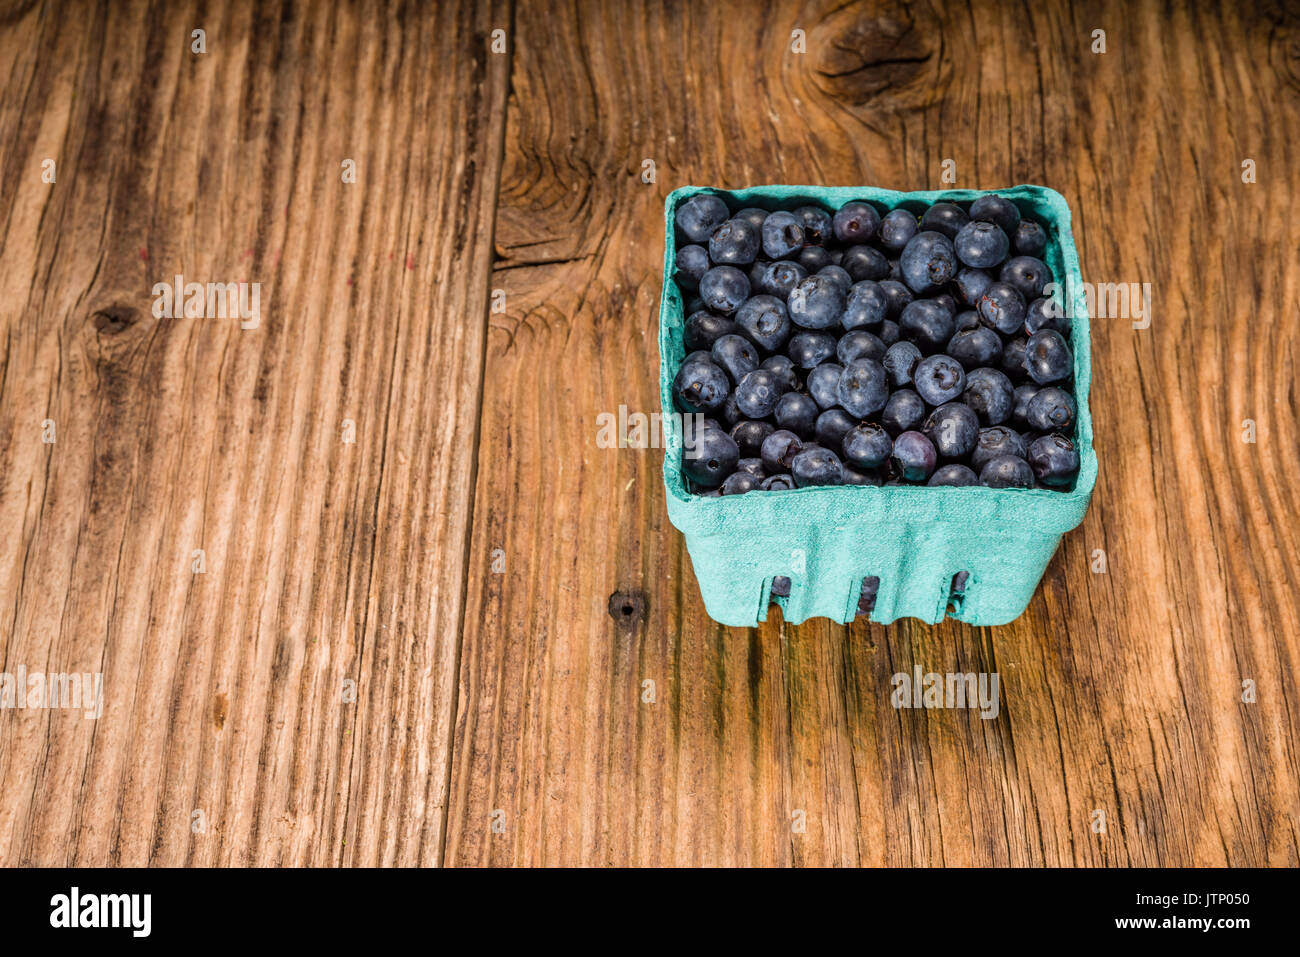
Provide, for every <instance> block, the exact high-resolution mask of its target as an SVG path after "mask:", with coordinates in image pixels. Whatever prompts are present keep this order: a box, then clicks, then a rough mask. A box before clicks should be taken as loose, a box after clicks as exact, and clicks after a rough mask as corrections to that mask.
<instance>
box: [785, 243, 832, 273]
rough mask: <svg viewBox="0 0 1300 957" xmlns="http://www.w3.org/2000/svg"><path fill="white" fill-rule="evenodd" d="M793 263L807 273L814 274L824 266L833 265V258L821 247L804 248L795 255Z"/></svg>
mask: <svg viewBox="0 0 1300 957" xmlns="http://www.w3.org/2000/svg"><path fill="white" fill-rule="evenodd" d="M795 262H797V263H799V265H801V266H803V268H804V269H806V270H807V271H808V272H810V273H815V272H816V271H817V270H819V269H821V268H823V267H825V266H832V265H834V264H835V257H833V256H832V255H831V254H830V253H829V252H828V251H827V250H825V249H823V248H822V247H821V246H805V247H804V248H803V249H801V250H799V252H798V253H797V254H796V255H795Z"/></svg>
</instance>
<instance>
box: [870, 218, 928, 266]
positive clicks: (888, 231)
mask: <svg viewBox="0 0 1300 957" xmlns="http://www.w3.org/2000/svg"><path fill="white" fill-rule="evenodd" d="M919 229H920V227H919V226H918V225H917V222H916V216H914V215H913V214H912V213H909V212H908V211H907V210H905V209H893V210H890V211H889V212H888V213H886V214H885V215H884V216H883V217H882V218H881V220H880V228H879V229H878V230H877V233H878V235H879V237H880V245H881V246H882V247H883V248H884V249H885V250H886V251H887V252H891V253H893V254H894V255H895V256H897V255H898V254H899V253H901V252H902V251H903V249H904V248H905V247H906V246H907V244H908V243H909V242H910V241H911V239H912V237H913V236H915V235H916V234H917V232H918V231H919Z"/></svg>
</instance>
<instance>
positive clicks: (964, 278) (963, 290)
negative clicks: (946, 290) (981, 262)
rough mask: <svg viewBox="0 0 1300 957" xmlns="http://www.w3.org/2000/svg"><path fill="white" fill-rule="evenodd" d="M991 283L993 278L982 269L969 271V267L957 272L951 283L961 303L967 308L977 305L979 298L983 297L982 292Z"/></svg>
mask: <svg viewBox="0 0 1300 957" xmlns="http://www.w3.org/2000/svg"><path fill="white" fill-rule="evenodd" d="M991 282H993V277H992V276H991V275H989V274H988V273H986V272H985V271H984V270H983V269H971V268H970V267H969V266H967V267H966V268H964V269H959V270H957V276H956V277H955V278H954V279H953V281H952V283H953V285H954V286H955V287H956V289H957V294H958V295H959V296H961V299H962V302H964V303H966V305H968V306H974V305H976V304H978V303H979V301H980V296H982V295H984V290H985V289H987V288H988V287H989V283H991Z"/></svg>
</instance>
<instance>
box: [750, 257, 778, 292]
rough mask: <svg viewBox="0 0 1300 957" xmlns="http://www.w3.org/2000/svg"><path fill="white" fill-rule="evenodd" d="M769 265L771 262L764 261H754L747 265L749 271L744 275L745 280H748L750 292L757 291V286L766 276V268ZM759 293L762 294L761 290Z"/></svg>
mask: <svg viewBox="0 0 1300 957" xmlns="http://www.w3.org/2000/svg"><path fill="white" fill-rule="evenodd" d="M770 265H772V264H771V262H769V261H768V260H766V259H755V260H754V261H753V262H752V263H750V264H749V271H748V272H747V273H745V278H747V279H748V280H749V288H750V289H751V290H753V289H758V284H759V283H761V282H762V281H763V276H764V275H766V273H767V267H768V266H770ZM759 291H760V292H762V290H761V289H760V290H759Z"/></svg>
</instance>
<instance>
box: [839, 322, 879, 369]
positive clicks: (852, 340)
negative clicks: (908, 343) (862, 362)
mask: <svg viewBox="0 0 1300 957" xmlns="http://www.w3.org/2000/svg"><path fill="white" fill-rule="evenodd" d="M835 357H836V358H837V359H839V360H840V363H841V364H842V365H848V364H849V363H850V362H852V361H853V360H854V359H875V360H876V361H877V362H879V361H881V360H882V359H884V358H885V344H884V343H883V342H881V341H880V337H879V336H874V335H872V334H871V333H869V332H867V330H865V329H854V330H853V331H852V332H846V333H844V335H842V336H840V341H839V344H838V345H836V347H835Z"/></svg>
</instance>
